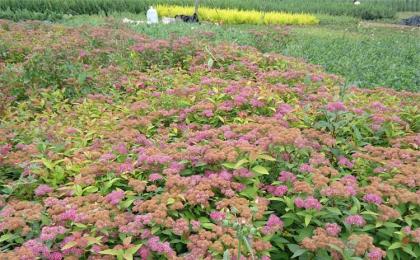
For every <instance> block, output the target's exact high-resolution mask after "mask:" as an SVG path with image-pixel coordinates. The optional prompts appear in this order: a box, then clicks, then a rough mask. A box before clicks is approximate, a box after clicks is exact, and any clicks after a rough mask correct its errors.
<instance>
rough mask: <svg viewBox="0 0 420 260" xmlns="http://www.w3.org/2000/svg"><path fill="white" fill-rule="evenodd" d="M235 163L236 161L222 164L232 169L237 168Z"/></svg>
mask: <svg viewBox="0 0 420 260" xmlns="http://www.w3.org/2000/svg"><path fill="white" fill-rule="evenodd" d="M235 165H236V164H235V163H223V164H222V166H223V167H225V168H228V169H232V170H234V169H235Z"/></svg>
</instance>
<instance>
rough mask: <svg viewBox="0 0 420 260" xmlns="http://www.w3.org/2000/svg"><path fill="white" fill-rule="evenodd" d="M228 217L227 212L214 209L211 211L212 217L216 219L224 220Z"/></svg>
mask: <svg viewBox="0 0 420 260" xmlns="http://www.w3.org/2000/svg"><path fill="white" fill-rule="evenodd" d="M225 217H226V214H225V213H223V212H221V211H213V212H212V213H210V218H211V219H212V220H214V221H222V220H224V219H225Z"/></svg>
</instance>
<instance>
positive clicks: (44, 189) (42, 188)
mask: <svg viewBox="0 0 420 260" xmlns="http://www.w3.org/2000/svg"><path fill="white" fill-rule="evenodd" d="M52 191H53V188H51V187H50V186H48V185H45V184H41V185H39V186H38V187H37V188H36V189H35V195H36V196H39V197H40V196H44V195H45V194H48V193H50V192H52Z"/></svg>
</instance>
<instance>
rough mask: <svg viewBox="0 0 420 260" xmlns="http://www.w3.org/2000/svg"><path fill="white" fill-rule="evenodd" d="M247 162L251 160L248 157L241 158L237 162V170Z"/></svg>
mask: <svg viewBox="0 0 420 260" xmlns="http://www.w3.org/2000/svg"><path fill="white" fill-rule="evenodd" d="M247 162H249V161H248V160H247V159H241V160H239V161H238V162H237V163H236V164H235V170H237V169H239V168H241V166H242V165H244V164H246V163H247Z"/></svg>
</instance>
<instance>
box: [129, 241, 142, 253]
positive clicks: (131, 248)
mask: <svg viewBox="0 0 420 260" xmlns="http://www.w3.org/2000/svg"><path fill="white" fill-rule="evenodd" d="M142 245H143V244H138V245H135V246H133V247H130V248H129V249H127V252H128V253H130V254H131V255H134V254H135V253H136V252H137V251H138V250H139V249H140V247H141V246H142Z"/></svg>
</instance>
